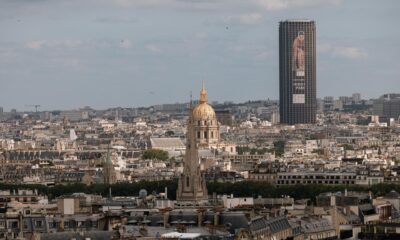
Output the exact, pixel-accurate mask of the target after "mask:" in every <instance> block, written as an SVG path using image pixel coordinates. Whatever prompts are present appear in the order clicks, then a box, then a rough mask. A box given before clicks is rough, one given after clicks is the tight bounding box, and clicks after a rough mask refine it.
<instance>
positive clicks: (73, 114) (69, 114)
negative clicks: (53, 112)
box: [60, 110, 89, 122]
mask: <svg viewBox="0 0 400 240" xmlns="http://www.w3.org/2000/svg"><path fill="white" fill-rule="evenodd" d="M60 117H61V118H66V119H67V120H68V121H71V122H74V121H81V120H85V119H89V113H88V112H87V111H79V110H70V111H62V112H61V113H60Z"/></svg>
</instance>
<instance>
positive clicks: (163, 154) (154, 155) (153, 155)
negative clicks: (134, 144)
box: [143, 149, 168, 161]
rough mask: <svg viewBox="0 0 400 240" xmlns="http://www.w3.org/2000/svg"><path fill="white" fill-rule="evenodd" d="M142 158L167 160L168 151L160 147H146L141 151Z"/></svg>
mask: <svg viewBox="0 0 400 240" xmlns="http://www.w3.org/2000/svg"><path fill="white" fill-rule="evenodd" d="M143 158H144V159H158V160H163V161H165V160H167V159H168V152H167V151H164V150H160V149H148V150H146V151H144V153H143Z"/></svg>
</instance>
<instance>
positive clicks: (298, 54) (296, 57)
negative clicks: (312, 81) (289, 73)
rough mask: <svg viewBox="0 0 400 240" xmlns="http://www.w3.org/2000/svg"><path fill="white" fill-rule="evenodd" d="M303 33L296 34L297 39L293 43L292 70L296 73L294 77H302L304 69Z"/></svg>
mask: <svg viewBox="0 0 400 240" xmlns="http://www.w3.org/2000/svg"><path fill="white" fill-rule="evenodd" d="M304 38H305V37H304V32H303V31H300V32H298V33H297V37H296V38H295V39H294V41H293V46H292V47H293V56H292V62H293V63H292V68H293V69H292V70H293V71H295V72H296V76H298V77H302V76H304V71H305V69H306V67H305V52H304V51H305V44H304Z"/></svg>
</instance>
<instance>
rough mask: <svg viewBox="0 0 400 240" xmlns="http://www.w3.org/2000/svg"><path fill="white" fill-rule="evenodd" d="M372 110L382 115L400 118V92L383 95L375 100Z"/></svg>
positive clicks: (375, 113)
mask: <svg viewBox="0 0 400 240" xmlns="http://www.w3.org/2000/svg"><path fill="white" fill-rule="evenodd" d="M372 112H373V114H374V115H378V116H380V117H385V118H395V119H398V118H399V117H400V94H395V93H390V94H384V95H382V96H381V97H380V98H379V99H377V100H375V101H374V104H373V110H372Z"/></svg>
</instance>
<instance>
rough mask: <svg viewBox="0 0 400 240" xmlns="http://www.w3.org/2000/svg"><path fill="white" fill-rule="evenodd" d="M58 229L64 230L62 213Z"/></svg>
mask: <svg viewBox="0 0 400 240" xmlns="http://www.w3.org/2000/svg"><path fill="white" fill-rule="evenodd" d="M60 231H61V232H63V231H64V214H61V219H60Z"/></svg>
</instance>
